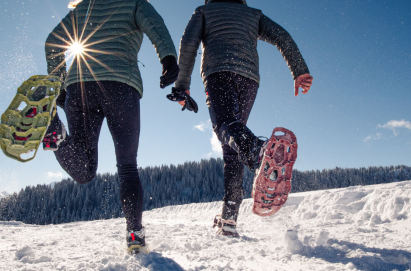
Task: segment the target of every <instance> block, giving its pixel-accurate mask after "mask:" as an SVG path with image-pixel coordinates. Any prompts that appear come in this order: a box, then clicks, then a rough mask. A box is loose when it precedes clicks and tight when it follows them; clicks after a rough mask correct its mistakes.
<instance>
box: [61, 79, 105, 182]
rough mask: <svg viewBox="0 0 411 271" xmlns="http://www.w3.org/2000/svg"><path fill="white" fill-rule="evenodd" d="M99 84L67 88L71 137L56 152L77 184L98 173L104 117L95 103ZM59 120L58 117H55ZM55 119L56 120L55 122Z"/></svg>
mask: <svg viewBox="0 0 411 271" xmlns="http://www.w3.org/2000/svg"><path fill="white" fill-rule="evenodd" d="M96 91H97V84H96V83H94V82H88V83H84V84H83V90H82V88H81V86H80V84H73V85H70V86H69V87H68V90H67V98H66V104H65V112H66V116H67V122H68V128H69V132H70V135H69V136H67V137H66V139H65V140H64V141H63V142H62V143H61V144H60V145H59V149H58V150H57V151H55V152H54V154H55V155H56V158H57V160H58V162H59V163H60V165H61V167H62V168H63V169H64V170H65V171H66V172H67V173H68V174H69V175H70V176H71V177H72V178H73V179H74V180H75V181H76V182H78V183H82V184H84V183H87V182H89V181H91V180H92V179H93V178H94V177H95V175H96V171H97V159H98V152H97V147H98V139H99V135H100V129H101V125H102V123H103V119H104V115H103V113H102V112H101V110H99V108H98V106H97V102H96V97H95V95H96ZM55 119H56V120H57V121H58V116H56V117H55ZM53 120H54V119H53Z"/></svg>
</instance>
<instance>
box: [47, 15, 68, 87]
mask: <svg viewBox="0 0 411 271" xmlns="http://www.w3.org/2000/svg"><path fill="white" fill-rule="evenodd" d="M74 21H75V20H74V13H73V12H72V11H71V12H70V13H69V14H67V16H66V17H65V18H64V19H63V20H62V21H61V22H60V23H59V24H58V25H57V26H56V28H54V29H53V31H52V32H51V33H50V34H49V36H48V37H47V39H46V48H45V50H46V61H47V72H48V73H49V74H50V75H54V76H58V77H60V78H61V81H62V82H64V81H65V79H66V73H67V72H66V61H65V52H66V50H67V48H68V47H67V45H68V44H69V42H70V37H71V36H73V22H74ZM63 87H64V86H63Z"/></svg>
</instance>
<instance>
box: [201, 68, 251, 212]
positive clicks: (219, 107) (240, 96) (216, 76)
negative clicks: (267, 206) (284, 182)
mask: <svg viewBox="0 0 411 271" xmlns="http://www.w3.org/2000/svg"><path fill="white" fill-rule="evenodd" d="M205 86H206V91H207V105H208V109H209V111H210V118H211V122H212V123H213V129H214V132H215V133H216V134H217V137H218V139H219V140H220V142H221V143H222V147H223V158H224V183H225V196H224V202H226V203H227V202H229V201H231V202H235V203H236V204H237V205H239V204H241V202H242V198H243V186H242V185H243V175H244V164H243V162H241V161H240V159H239V154H240V155H241V154H245V155H247V154H246V153H245V152H247V151H248V150H249V148H248V147H249V145H250V142H252V141H253V140H255V139H256V137H255V136H254V134H253V133H252V132H251V131H250V130H249V129H248V128H247V126H246V124H247V120H248V117H249V115H250V112H251V109H252V107H253V104H254V100H255V98H256V95H257V90H258V83H257V82H255V81H253V80H251V79H248V78H245V77H243V76H241V75H237V74H235V73H231V72H218V73H213V74H211V75H209V76H207V78H206V80H205Z"/></svg>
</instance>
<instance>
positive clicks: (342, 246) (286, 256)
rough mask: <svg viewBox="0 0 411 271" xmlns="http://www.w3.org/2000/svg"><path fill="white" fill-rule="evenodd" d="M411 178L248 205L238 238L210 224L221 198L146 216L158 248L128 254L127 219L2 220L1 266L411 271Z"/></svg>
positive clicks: (151, 239) (153, 243)
mask: <svg viewBox="0 0 411 271" xmlns="http://www.w3.org/2000/svg"><path fill="white" fill-rule="evenodd" d="M410 199H411V181H407V182H401V183H392V184H385V185H374V186H367V187H351V188H344V189H335V190H327V191H316V192H305V193H299V194H293V195H291V196H290V198H289V200H288V202H287V204H286V206H285V207H284V208H283V209H282V210H281V211H280V212H279V213H278V214H277V215H275V216H273V217H269V218H260V217H257V216H255V215H253V214H252V213H251V206H252V202H251V201H250V200H246V201H245V202H244V203H243V204H242V207H241V211H240V212H241V214H240V218H239V225H238V230H239V232H240V234H241V238H239V239H230V238H226V237H221V236H217V235H215V234H214V231H213V229H212V228H211V224H212V219H213V217H214V216H215V215H216V214H218V213H219V211H220V208H221V202H216V203H204V204H190V205H183V206H170V207H165V208H161V209H156V210H152V211H149V212H145V213H144V222H145V225H146V229H147V241H148V243H150V244H151V246H152V248H153V252H152V253H150V254H149V255H138V256H135V257H130V256H127V255H126V254H125V249H124V246H125V232H124V231H125V220H124V219H113V220H106V221H93V222H77V223H70V224H61V225H49V226H33V225H25V224H22V223H20V222H0V240H1V242H0V270H41V269H43V270H156V271H159V270H225V271H228V270H267V271H268V270H270V271H271V270H409V268H410V266H409V264H410V263H411V202H410Z"/></svg>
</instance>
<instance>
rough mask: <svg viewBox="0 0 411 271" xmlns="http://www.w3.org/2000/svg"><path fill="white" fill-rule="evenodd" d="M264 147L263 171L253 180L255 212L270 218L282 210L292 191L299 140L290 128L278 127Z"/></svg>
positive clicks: (261, 167) (257, 173) (260, 170)
mask: <svg viewBox="0 0 411 271" xmlns="http://www.w3.org/2000/svg"><path fill="white" fill-rule="evenodd" d="M277 132H282V135H276V133H277ZM277 134H278V133H277ZM263 148H264V149H263V154H262V156H263V157H262V160H261V164H260V168H259V169H258V170H257V171H256V175H255V177H254V185H253V193H252V197H253V198H254V205H253V213H254V214H256V215H259V216H270V215H274V214H275V213H277V212H278V211H279V210H280V209H281V207H282V206H283V205H284V204H285V202H286V201H287V199H288V193H290V191H291V176H292V173H293V166H294V163H295V160H296V159H297V148H298V145H297V138H296V136H295V135H294V133H293V132H291V131H289V130H287V129H284V128H275V129H274V131H273V134H272V136H271V138H270V139H269V140H268V141H267V142H266V144H264V147H263Z"/></svg>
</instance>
